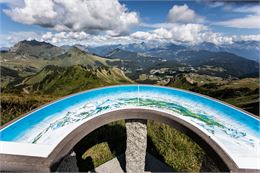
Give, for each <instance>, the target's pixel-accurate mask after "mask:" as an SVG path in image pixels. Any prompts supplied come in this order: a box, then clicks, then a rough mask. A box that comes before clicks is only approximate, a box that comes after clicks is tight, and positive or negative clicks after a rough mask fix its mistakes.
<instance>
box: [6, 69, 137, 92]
mask: <svg viewBox="0 0 260 173" xmlns="http://www.w3.org/2000/svg"><path fill="white" fill-rule="evenodd" d="M127 83H133V81H132V80H130V79H129V78H128V77H126V76H125V75H124V73H123V72H122V71H121V70H120V69H117V68H108V67H98V68H92V67H85V66H82V65H75V66H70V67H58V66H46V67H44V68H43V69H42V70H41V71H40V72H38V73H36V74H35V75H32V76H29V77H26V78H24V79H23V80H21V81H19V83H10V84H9V85H8V86H7V88H6V89H4V92H16V93H17V92H18V93H19V92H24V93H27V94H28V93H37V94H52V95H56V96H64V95H67V94H71V93H75V92H78V91H83V90H87V89H91V88H96V87H102V86H107V85H115V84H127Z"/></svg>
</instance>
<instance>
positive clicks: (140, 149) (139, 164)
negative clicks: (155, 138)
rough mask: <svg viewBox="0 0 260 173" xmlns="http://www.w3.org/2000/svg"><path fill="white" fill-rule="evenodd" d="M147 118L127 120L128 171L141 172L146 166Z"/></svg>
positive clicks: (126, 157)
mask: <svg viewBox="0 0 260 173" xmlns="http://www.w3.org/2000/svg"><path fill="white" fill-rule="evenodd" d="M146 124H147V120H137V119H134V120H126V134H127V141H126V152H125V160H126V172H127V173H141V172H144V168H145V155H146V146H147V126H146Z"/></svg>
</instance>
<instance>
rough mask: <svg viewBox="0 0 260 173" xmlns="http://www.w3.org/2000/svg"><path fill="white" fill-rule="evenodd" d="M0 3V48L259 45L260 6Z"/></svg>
mask: <svg viewBox="0 0 260 173" xmlns="http://www.w3.org/2000/svg"><path fill="white" fill-rule="evenodd" d="M0 4H1V6H0V13H1V33H0V39H1V42H0V46H11V45H13V44H14V43H16V42H17V41H20V40H23V39H37V40H39V41H47V42H51V43H53V44H57V45H61V44H75V43H80V44H86V45H89V44H94V45H95V44H114V43H123V44H124V43H129V42H139V41H158V42H176V43H182V42H185V43H190V44H197V43H200V42H203V41H208V42H213V43H215V44H227V43H229V44H230V43H232V42H234V41H240V40H257V41H260V6H259V4H258V3H252V2H251V3H241V2H237V3H227V2H225V3H223V2H215V3H212V2H206V1H119V2H118V0H103V1H101V0H99V1H98V0H92V1H83V0H74V1H73V2H72V1H71V2H70V1H68V0H67V1H65V0H63V1H62V0H38V1H35V0H25V1H23V0H0ZM91 40H92V41H91Z"/></svg>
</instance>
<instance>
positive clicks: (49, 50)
mask: <svg viewBox="0 0 260 173" xmlns="http://www.w3.org/2000/svg"><path fill="white" fill-rule="evenodd" d="M10 52H14V53H16V54H20V55H30V56H34V57H42V58H52V57H55V56H58V55H61V54H62V53H64V50H63V49H62V48H60V47H57V46H54V45H52V44H50V43H47V42H39V41H36V40H31V41H27V40H24V41H20V42H18V43H17V44H15V45H14V46H13V47H12V48H11V49H10Z"/></svg>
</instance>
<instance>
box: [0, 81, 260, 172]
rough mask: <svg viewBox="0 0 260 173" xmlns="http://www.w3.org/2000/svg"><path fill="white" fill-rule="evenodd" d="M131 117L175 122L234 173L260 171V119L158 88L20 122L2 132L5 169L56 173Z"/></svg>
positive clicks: (105, 95)
mask: <svg viewBox="0 0 260 173" xmlns="http://www.w3.org/2000/svg"><path fill="white" fill-rule="evenodd" d="M131 118H140V119H154V120H160V118H161V119H164V120H166V121H165V122H166V123H167V120H173V121H175V122H177V123H179V124H181V125H182V126H185V127H186V128H188V129H189V130H191V131H193V132H194V133H196V134H197V135H198V136H200V137H201V139H202V140H205V142H206V143H207V144H208V145H209V146H210V147H212V148H213V149H214V150H215V152H216V153H217V154H218V155H219V156H220V158H221V159H222V160H223V161H224V162H225V163H226V164H227V166H228V168H229V170H230V171H245V172H247V171H248V172H250V171H260V137H259V132H260V130H259V129H260V121H259V119H258V117H255V116H253V115H251V114H250V113H247V112H245V111H242V110H240V109H238V108H234V107H233V106H230V105H227V104H225V103H223V102H220V101H217V100H215V99H212V98H209V97H206V96H202V95H199V94H196V93H192V92H188V91H184V90H180V89H174V88H168V87H160V86H152V85H119V86H111V87H104V88H97V89H93V90H89V91H85V92H81V93H77V94H75V95H70V96H68V97H65V98H62V99H60V100H58V101H55V102H53V103H50V104H48V105H46V106H43V107H41V108H39V109H37V110H35V111H32V112H30V113H28V114H27V115H24V116H22V117H21V118H18V119H15V120H14V121H12V122H10V123H9V124H7V125H5V126H4V127H2V128H1V131H0V134H1V141H0V156H1V157H0V161H1V162H2V163H5V164H4V166H3V167H2V168H1V169H3V170H30V169H32V170H35V171H37V170H38V171H43V170H45V171H46V170H50V167H51V166H53V165H54V164H56V163H57V162H58V160H60V159H62V158H63V157H64V156H65V155H66V154H68V153H69V152H70V151H71V150H72V148H73V146H74V145H75V144H76V143H77V142H78V141H79V140H80V139H82V138H83V137H84V136H86V135H87V134H88V133H90V132H91V131H92V130H94V129H96V128H98V127H100V126H101V125H104V124H105V123H109V122H112V121H116V120H119V119H131ZM173 140H174V139H173ZM32 165H33V167H32Z"/></svg>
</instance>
